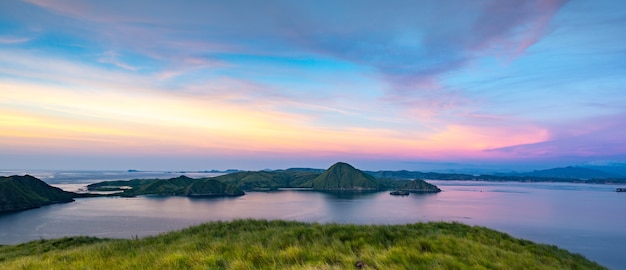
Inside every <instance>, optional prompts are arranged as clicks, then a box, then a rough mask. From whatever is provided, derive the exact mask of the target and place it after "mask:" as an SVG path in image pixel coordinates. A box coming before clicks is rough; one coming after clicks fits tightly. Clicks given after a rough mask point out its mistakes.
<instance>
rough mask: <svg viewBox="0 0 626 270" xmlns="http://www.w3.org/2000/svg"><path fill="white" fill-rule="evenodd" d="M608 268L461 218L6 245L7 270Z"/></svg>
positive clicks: (0, 252)
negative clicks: (416, 222)
mask: <svg viewBox="0 0 626 270" xmlns="http://www.w3.org/2000/svg"><path fill="white" fill-rule="evenodd" d="M357 268H367V269H604V268H603V267H602V266H600V265H598V264H596V263H594V262H591V261H589V260H587V259H585V258H584V257H583V256H581V255H577V254H571V253H569V252H567V251H566V250H563V249H559V248H557V247H555V246H549V245H540V244H535V243H532V242H530V241H526V240H520V239H516V238H513V237H511V236H509V235H507V234H503V233H499V232H496V231H493V230H489V229H486V228H482V227H471V226H467V225H463V224H459V223H441V222H434V223H418V224H408V225H340V224H309V223H300V222H290V221H280V220H279V221H266V220H235V221H231V222H212V223H206V224H203V225H200V226H195V227H191V228H188V229H184V230H181V231H175V232H170V233H166V234H162V235H159V236H154V237H146V238H143V239H130V240H103V239H97V238H90V237H73V238H64V239H56V240H40V241H34V242H29V243H25V244H21V245H16V246H0V269H357Z"/></svg>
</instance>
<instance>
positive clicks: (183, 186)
mask: <svg viewBox="0 0 626 270" xmlns="http://www.w3.org/2000/svg"><path fill="white" fill-rule="evenodd" d="M87 189H88V190H89V191H120V192H119V193H117V194H116V195H119V196H123V197H135V196H139V195H162V196H187V197H219V196H241V195H244V194H245V193H244V192H243V191H242V190H241V189H239V188H237V187H235V186H233V185H231V184H227V183H223V182H220V181H218V180H216V179H213V178H202V179H193V178H189V177H187V176H179V177H175V178H170V179H134V180H127V181H104V182H99V183H94V184H90V185H88V186H87Z"/></svg>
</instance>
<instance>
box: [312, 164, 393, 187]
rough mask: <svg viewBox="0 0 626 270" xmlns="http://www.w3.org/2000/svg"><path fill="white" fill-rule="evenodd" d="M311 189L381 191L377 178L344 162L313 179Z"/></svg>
mask: <svg viewBox="0 0 626 270" xmlns="http://www.w3.org/2000/svg"><path fill="white" fill-rule="evenodd" d="M311 187H312V188H313V189H315V190H333V191H342V190H346V191H350V190H353V191H375V190H379V189H381V185H380V183H379V182H378V180H376V178H374V177H373V176H371V175H369V174H366V173H364V172H362V171H360V170H358V169H355V168H354V167H352V165H350V164H347V163H343V162H338V163H335V164H334V165H333V166H331V167H330V168H328V170H326V171H325V172H324V173H322V174H321V175H320V176H318V177H316V178H315V179H313V180H312V181H311Z"/></svg>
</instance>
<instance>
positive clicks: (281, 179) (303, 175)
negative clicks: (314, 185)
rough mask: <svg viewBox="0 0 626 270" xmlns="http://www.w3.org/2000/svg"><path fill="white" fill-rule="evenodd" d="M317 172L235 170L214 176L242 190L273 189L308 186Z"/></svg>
mask: <svg viewBox="0 0 626 270" xmlns="http://www.w3.org/2000/svg"><path fill="white" fill-rule="evenodd" d="M318 175H320V173H319V172H315V171H306V170H285V171H271V172H266V171H259V172H236V173H231V174H226V175H221V176H217V177H214V179H215V180H219V181H221V182H224V183H229V184H232V185H234V186H236V187H238V188H240V189H243V190H260V189H261V190H263V189H266V190H274V189H278V188H296V187H310V186H306V183H307V182H310V180H312V179H313V178H315V177H317V176H318Z"/></svg>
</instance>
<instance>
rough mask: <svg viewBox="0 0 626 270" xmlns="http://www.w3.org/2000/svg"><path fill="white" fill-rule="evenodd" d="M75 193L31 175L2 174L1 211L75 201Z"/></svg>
mask: <svg viewBox="0 0 626 270" xmlns="http://www.w3.org/2000/svg"><path fill="white" fill-rule="evenodd" d="M74 195H75V194H73V193H71V192H66V191H63V190H61V189H60V188H56V187H52V186H50V185H48V184H46V183H45V182H43V181H41V180H39V179H37V178H35V177H33V176H30V175H24V176H18V175H13V176H9V177H4V176H0V213H4V212H12V211H21V210H26V209H31V208H36V207H40V206H43V205H49V204H54V203H61V202H71V201H74V199H73V197H74Z"/></svg>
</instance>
